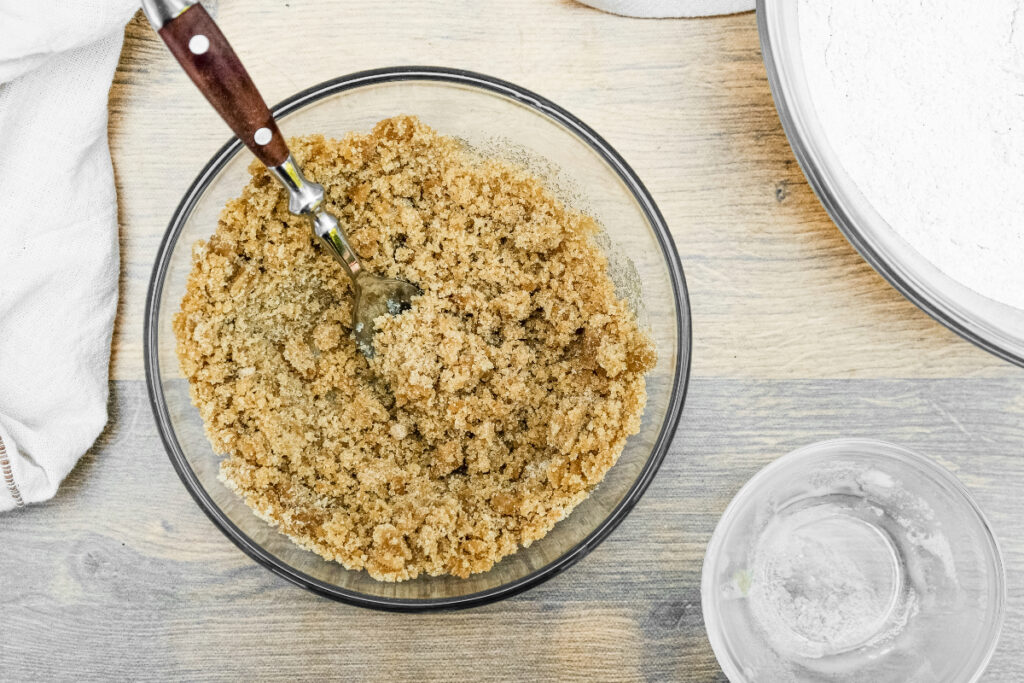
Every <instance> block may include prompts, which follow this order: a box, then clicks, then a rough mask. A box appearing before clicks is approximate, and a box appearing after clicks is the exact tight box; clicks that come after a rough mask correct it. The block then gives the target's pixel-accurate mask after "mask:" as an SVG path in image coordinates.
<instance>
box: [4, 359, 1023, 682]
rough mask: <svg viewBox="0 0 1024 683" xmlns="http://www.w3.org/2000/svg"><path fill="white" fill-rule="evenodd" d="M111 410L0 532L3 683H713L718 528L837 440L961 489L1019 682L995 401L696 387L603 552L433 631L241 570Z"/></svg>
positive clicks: (848, 386)
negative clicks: (997, 541) (879, 447)
mask: <svg viewBox="0 0 1024 683" xmlns="http://www.w3.org/2000/svg"><path fill="white" fill-rule="evenodd" d="M112 391H113V395H112V399H111V414H112V418H113V419H112V420H111V423H110V426H109V427H108V429H107V430H106V432H105V433H104V434H103V436H102V437H101V438H100V441H99V443H97V445H96V447H95V448H94V449H93V451H92V452H91V453H90V454H89V455H88V456H86V459H85V461H84V462H83V463H82V464H81V465H80V466H79V467H78V468H77V469H76V470H75V471H74V472H73V473H72V475H71V476H70V477H69V479H68V481H67V482H66V483H65V485H64V486H63V487H62V488H61V490H60V492H59V493H58V495H57V497H56V498H55V499H54V500H53V501H51V502H50V503H47V504H45V505H41V506H35V507H29V508H26V509H24V510H22V511H21V512H19V513H16V514H9V515H4V516H0V542H2V546H0V547H2V549H3V550H2V552H0V577H3V578H2V581H3V590H0V614H3V634H4V647H3V648H0V678H3V679H5V680H28V679H29V678H35V679H50V678H63V679H71V678H74V679H77V680H82V679H86V680H91V679H97V678H125V677H129V676H133V677H140V676H143V675H145V676H146V677H147V678H148V677H149V676H150V675H153V676H157V677H159V678H163V679H177V680H181V679H195V678H203V679H211V680H245V679H293V680H294V679H300V678H302V679H311V678H320V677H330V678H336V679H342V680H364V679H367V680H416V681H420V680H438V681H440V680H481V681H498V680H555V679H562V680H580V681H594V680H649V681H660V680H685V681H714V680H724V679H723V678H722V677H721V673H720V671H719V669H718V666H717V664H716V662H715V659H714V656H713V654H712V652H711V650H710V646H709V645H708V642H707V639H706V636H705V634H704V625H703V619H702V617H701V608H700V589H699V585H700V570H701V562H702V558H703V552H704V547H705V545H706V544H707V541H708V539H709V538H710V535H711V532H712V531H713V529H714V526H715V524H716V522H717V520H718V517H719V516H720V515H721V513H722V512H723V510H724V509H725V506H726V505H727V503H728V502H729V500H730V499H731V497H732V496H733V495H734V494H735V493H736V491H737V490H738V489H739V488H740V486H742V485H743V483H744V482H745V481H746V480H747V479H748V478H749V477H750V476H751V475H753V474H754V473H755V472H756V471H757V470H758V469H760V468H761V467H762V466H764V465H766V464H767V463H768V462H770V461H771V460H773V459H775V458H776V457H778V456H780V455H782V454H784V453H786V452H788V451H789V450H792V449H793V448H796V447H799V446H802V445H805V444H807V443H809V442H811V441H814V440H817V439H823V438H829V437H838V436H877V437H882V438H886V439H890V440H893V441H896V442H898V443H901V444H904V445H906V446H908V447H910V448H913V449H915V450H918V451H920V452H922V453H927V454H929V455H931V456H932V457H934V458H935V459H936V460H938V462H940V463H942V464H943V465H944V466H945V467H947V468H949V469H950V470H952V471H953V472H955V473H956V474H957V475H958V476H959V477H960V479H961V480H962V481H963V482H964V483H965V484H967V485H968V486H969V487H970V488H971V490H972V491H973V492H974V494H975V496H976V497H977V500H978V502H979V504H980V505H981V506H982V507H983V508H984V509H985V510H986V511H987V512H988V514H989V518H990V520H991V522H992V524H993V526H994V528H995V530H996V532H997V533H998V534H999V536H1000V538H1001V540H1002V547H1003V552H1004V555H1005V559H1006V564H1007V574H1008V578H1009V597H1010V600H1009V612H1008V615H1007V620H1006V625H1005V628H1004V633H1003V638H1002V641H1001V644H1000V646H999V650H998V651H997V653H996V656H995V658H994V660H993V661H992V664H991V666H990V667H989V670H988V673H987V675H986V678H985V680H986V681H1007V682H1010V681H1018V680H1020V677H1021V674H1022V671H1024V670H1022V668H1021V661H1024V638H1022V635H1024V609H1022V605H1024V499H1022V498H1021V496H1020V494H1019V482H1020V481H1022V480H1024V479H1022V478H1024V458H1022V457H1021V454H1020V452H1019V451H1020V444H1021V442H1022V439H1024V426H1022V425H1024V385H1021V384H1020V383H1019V382H1017V381H1014V380H1003V379H967V380H927V379H919V380H864V379H857V380H848V379H835V380H739V379H696V380H695V381H694V382H693V384H692V387H691V393H690V399H689V403H688V407H687V409H686V411H685V412H684V416H683V423H682V426H681V428H680V430H679V436H678V438H677V439H676V441H675V443H674V444H673V447H672V450H671V452H670V454H669V456H668V457H667V458H666V460H665V463H664V466H663V467H662V469H661V471H660V472H659V474H658V476H657V478H656V479H655V480H654V483H653V484H652V485H651V488H650V489H649V491H648V492H647V494H646V495H645V496H644V498H643V499H642V500H641V501H640V503H639V504H638V506H637V507H636V509H635V510H634V511H633V512H632V513H631V514H630V516H629V517H628V518H627V519H626V520H625V521H624V522H623V524H622V526H621V527H619V529H617V530H616V531H615V532H614V533H613V534H612V535H611V536H610V537H609V538H608V539H607V540H606V541H605V542H604V543H603V544H601V545H600V546H599V547H598V548H597V549H596V550H594V552H592V553H591V554H590V555H589V556H587V557H586V558H584V559H583V560H582V561H581V562H580V563H579V564H577V565H576V566H575V567H573V568H571V569H570V570H568V571H567V572H565V573H563V574H561V575H559V576H557V577H555V578H554V579H552V580H551V581H549V582H548V583H546V584H544V585H542V586H540V587H538V588H536V589H534V590H531V591H528V592H527V593H524V594H522V595H520V596H517V597H514V598H511V599H508V600H505V601H503V602H500V603H497V604H493V605H488V606H485V607H482V608H477V609H473V610H469V611H463V612H456V613H449V614H433V615H408V614H384V613H378V612H371V611H369V610H363V609H359V608H354V607H348V606H346V605H341V604H337V603H333V602H330V601H328V600H325V599H322V598H318V597H316V596H313V595H312V594H309V593H307V592H305V591H303V590H301V589H299V588H296V587H294V586H292V585H291V584H288V583H286V582H285V581H284V580H283V579H280V578H278V577H276V576H275V575H273V574H271V573H270V572H268V571H266V570H265V569H263V568H262V567H259V566H257V565H256V564H255V563H253V562H252V561H251V560H249V559H248V558H247V557H246V556H245V555H243V554H242V552H241V551H239V550H237V549H236V548H235V546H234V545H232V544H231V542H230V541H228V540H227V539H226V538H225V537H224V536H223V535H221V533H220V532H219V531H217V529H216V528H215V527H214V526H213V524H212V523H210V522H209V521H208V520H207V519H206V517H205V516H204V515H203V513H202V512H200V511H199V509H198V508H197V507H196V506H195V504H194V503H193V502H192V499H191V498H190V497H189V496H188V494H187V493H186V492H185V490H184V488H183V487H182V485H181V484H180V482H179V481H178V478H177V476H176V475H175V474H174V472H173V470H172V469H171V466H170V464H169V463H168V461H167V458H166V457H165V456H164V454H163V450H162V448H161V445H160V441H159V438H158V437H157V435H156V433H155V430H154V428H153V425H152V420H151V419H150V416H149V409H148V406H147V405H146V401H145V386H144V384H143V383H142V382H137V381H121V382H116V383H113V384H112ZM894 413H896V414H897V415H898V419H894Z"/></svg>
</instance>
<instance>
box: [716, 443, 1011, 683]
mask: <svg viewBox="0 0 1024 683" xmlns="http://www.w3.org/2000/svg"><path fill="white" fill-rule="evenodd" d="M701 598H702V603H703V611H704V621H705V624H706V625H707V631H708V638H709V639H710V641H711V646H712V648H713V649H714V651H715V655H716V656H717V657H718V661H719V663H720V664H721V666H722V669H723V670H724V671H725V674H726V675H727V676H728V677H729V680H731V681H734V683H740V682H741V681H782V680H785V681H820V680H829V681H843V682H852V681H870V682H871V683H884V682H886V681H893V682H899V683H911V682H920V683H930V682H932V681H946V682H948V683H954V682H960V681H973V680H976V679H977V678H978V677H979V676H980V675H981V673H982V671H984V669H985V666H986V664H988V661H989V659H990V658H991V656H992V652H993V651H994V650H995V646H996V643H997V642H998V640H999V631H1000V628H1001V626H1002V621H1003V608H1004V603H1005V599H1006V597H1005V586H1004V576H1003V563H1002V558H1001V557H1000V554H999V547H998V545H997V544H996V539H995V537H994V536H993V535H992V530H991V529H990V528H989V525H988V523H987V522H986V521H985V517H984V516H983V515H982V513H981V510H980V509H978V506H977V505H976V504H975V503H974V501H973V500H972V499H971V496H970V494H969V493H968V492H967V490H966V489H965V488H964V487H963V485H961V484H960V482H959V481H957V479H956V478H955V477H954V476H953V475H951V474H950V473H949V472H947V471H946V470H945V469H943V468H942V467H939V466H938V465H936V464H935V463H933V462H932V461H930V460H928V459H926V458H923V457H921V456H920V455H916V454H914V453H912V452H910V451H908V450H906V449H904V448H900V447H899V446H895V445H893V444H889V443H885V442H882V441H873V440H865V439H841V440H836V441H825V442H822V443H817V444H814V445H811V446H807V447H806V448H801V449H799V450H797V451H794V452H792V453H790V454H788V455H786V456H784V457H782V458H780V459H779V460H777V461H775V462H774V463H772V464H771V465H769V466H768V467H766V468H764V469H763V470H761V471H760V472H759V473H758V474H757V475H755V476H754V478H752V479H751V480H750V481H749V482H748V483H747V484H746V486H744V487H743V488H742V489H741V490H740V492H739V493H738V494H737V495H736V497H735V498H734V499H733V501H732V502H731V503H730V504H729V506H728V508H727V509H726V511H725V514H724V515H723V516H722V519H721V521H720V522H719V524H718V528H717V529H715V533H714V535H713V536H712V538H711V542H710V544H709V545H708V550H707V554H706V556H705V558H704V571H703V577H702V585H701Z"/></svg>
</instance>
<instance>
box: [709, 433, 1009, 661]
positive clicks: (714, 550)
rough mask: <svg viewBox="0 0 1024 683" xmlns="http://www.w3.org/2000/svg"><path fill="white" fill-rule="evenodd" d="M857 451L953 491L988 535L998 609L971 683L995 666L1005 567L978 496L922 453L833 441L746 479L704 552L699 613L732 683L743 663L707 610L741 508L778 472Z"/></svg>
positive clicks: (782, 459)
mask: <svg viewBox="0 0 1024 683" xmlns="http://www.w3.org/2000/svg"><path fill="white" fill-rule="evenodd" d="M854 448H857V449H861V450H863V451H864V452H865V453H869V454H872V455H876V456H881V457H884V458H891V459H894V460H899V461H901V462H903V463H906V464H909V465H911V466H912V467H915V468H917V469H919V470H923V471H925V472H927V473H928V474H930V475H931V476H933V477H935V478H936V479H938V480H940V481H941V482H942V483H944V484H946V485H947V486H949V488H950V490H951V491H954V492H955V493H956V494H957V495H958V496H959V497H960V498H961V499H962V500H963V501H964V502H965V503H966V504H967V508H968V509H969V510H970V511H971V512H973V514H974V515H975V517H976V518H977V520H978V522H979V523H980V524H981V527H982V528H983V529H984V530H985V541H984V542H985V544H986V545H988V547H989V548H990V550H991V551H992V559H993V562H994V565H995V566H994V569H995V574H994V575H995V580H996V582H997V586H996V588H997V603H996V605H995V614H994V615H993V624H994V626H993V628H992V636H991V639H990V642H989V643H988V650H987V652H986V653H985V655H984V657H983V658H982V659H981V660H979V664H978V669H977V671H976V672H975V673H974V675H973V677H972V678H971V679H970V680H971V681H976V680H978V679H979V678H980V677H981V675H982V674H983V673H984V672H985V669H986V667H987V666H988V663H989V662H990V661H991V660H992V655H994V654H995V651H996V647H997V646H998V644H999V636H1000V634H1001V633H1002V629H1003V621H1004V619H1005V616H1006V567H1005V564H1004V562H1003V553H1002V550H1001V549H1000V547H999V540H998V539H997V538H996V535H995V533H994V532H993V531H992V525H991V524H990V523H989V521H988V518H986V517H985V513H984V512H983V511H982V509H981V508H980V507H979V506H978V504H977V502H975V500H974V496H972V495H971V492H970V491H969V490H968V489H967V487H966V486H964V484H963V482H961V481H960V480H959V479H958V478H957V477H956V476H955V475H954V474H953V473H952V472H950V471H949V470H947V469H946V468H945V467H943V466H941V465H939V464H938V463H937V462H935V461H933V460H931V459H930V458H927V457H925V456H924V455H922V454H920V453H917V452H915V451H912V450H910V449H908V448H904V447H903V446H900V445H898V444H894V443H890V442H888V441H882V440H880V439H863V438H843V439H829V440H826V441H818V442H816V443H812V444H809V445H807V446H803V447H801V448H798V449H796V450H795V451H790V452H789V453H786V454H785V455H783V456H781V457H780V458H777V459H776V460H773V461H772V462H770V463H768V464H767V465H765V466H764V467H763V468H761V469H760V470H758V472H757V473H756V474H755V475H754V476H753V477H751V478H750V479H748V480H747V482H746V483H745V484H743V486H742V487H740V490H739V491H737V492H736V495H735V496H733V498H732V500H731V501H729V504H728V505H727V506H726V508H725V512H723V513H722V516H721V518H720V519H719V520H718V524H717V525H716V526H715V530H714V532H712V534H711V540H710V541H708V546H707V549H706V550H705V552H704V565H703V567H702V568H701V586H700V597H701V612H702V614H703V616H704V626H705V629H706V631H707V635H708V640H709V641H710V643H711V649H712V650H713V651H714V653H715V657H716V659H717V660H718V663H719V665H720V666H721V667H722V670H723V671H724V672H725V675H726V676H728V677H729V680H733V681H745V680H747V679H746V677H745V676H744V675H743V669H742V665H741V663H740V662H738V661H736V660H735V658H734V657H733V654H734V653H733V651H732V649H731V648H730V647H729V646H728V644H727V643H726V641H725V638H724V635H723V634H722V624H721V623H720V622H719V620H718V613H717V612H716V611H715V610H714V609H712V608H711V607H709V605H712V604H714V602H715V601H714V599H713V595H712V591H713V590H714V585H713V584H714V576H715V574H716V572H717V570H718V560H719V558H720V557H721V556H722V548H723V546H724V544H725V542H726V537H727V536H728V535H729V531H730V528H731V526H732V524H733V522H734V518H735V517H736V515H737V514H739V510H740V508H741V507H743V506H744V505H747V504H749V503H750V501H751V499H752V498H756V497H757V496H758V494H761V493H763V491H761V490H760V486H761V483H762V482H763V481H764V480H766V479H768V478H769V477H771V475H772V474H774V473H775V472H776V471H777V470H781V469H784V468H787V467H791V466H792V465H794V464H795V463H796V462H798V461H800V460H801V459H803V458H808V457H812V456H816V455H820V454H822V453H827V452H829V451H834V450H847V449H854Z"/></svg>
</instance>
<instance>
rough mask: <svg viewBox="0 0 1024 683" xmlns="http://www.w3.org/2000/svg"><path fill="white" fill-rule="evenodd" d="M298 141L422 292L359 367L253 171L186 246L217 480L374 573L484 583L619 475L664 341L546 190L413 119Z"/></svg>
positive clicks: (335, 556) (375, 259)
mask: <svg viewBox="0 0 1024 683" xmlns="http://www.w3.org/2000/svg"><path fill="white" fill-rule="evenodd" d="M290 144H291V149H292V151H293V153H294V154H295V156H296V157H297V158H298V159H300V160H301V161H302V164H303V167H304V168H305V169H306V171H307V174H308V175H309V176H311V178H312V179H314V180H315V181H316V182H319V183H322V184H323V185H324V188H325V190H326V193H327V205H328V208H329V210H331V211H332V212H334V213H335V215H337V216H338V217H339V219H340V220H341V221H342V222H343V224H344V226H345V228H346V230H347V231H348V234H349V237H350V240H351V242H352V245H353V247H354V248H355V249H356V251H357V252H358V253H359V254H360V256H361V257H362V259H363V261H364V263H365V265H366V267H367V268H368V269H370V270H372V271H373V272H376V273H379V274H382V275H387V276H390V277H401V278H405V279H407V280H409V281H411V282H414V283H416V284H417V285H419V287H420V288H421V289H422V290H423V295H422V296H421V297H419V298H417V299H415V300H414V303H413V306H412V308H411V309H410V310H408V311H406V312H404V313H402V314H401V315H397V316H394V317H383V318H380V319H378V321H377V325H378V328H377V332H376V334H375V336H374V346H375V351H376V353H375V355H374V357H373V359H371V360H367V359H366V358H365V357H364V356H363V355H362V354H360V353H359V352H358V351H357V349H356V347H355V343H354V342H353V340H352V338H351V317H352V308H351V307H352V298H351V291H350V288H349V282H348V279H347V277H346V276H345V274H344V273H343V272H342V271H341V268H340V266H339V265H338V264H337V263H335V262H334V261H333V260H332V259H331V258H328V257H327V256H326V255H325V254H323V253H322V251H321V249H320V247H319V245H317V244H316V243H315V242H314V240H313V238H312V236H311V235H310V231H309V226H308V225H307V224H306V222H305V221H304V219H301V218H296V217H294V216H292V215H291V214H289V213H288V207H287V199H286V195H285V193H284V191H283V190H282V189H281V188H280V187H279V186H278V185H277V184H276V183H275V182H274V181H273V179H272V178H271V177H270V176H269V175H268V173H267V171H266V170H265V169H264V168H263V167H262V166H258V165H256V164H254V165H253V167H252V168H251V169H250V170H251V173H252V178H251V180H250V182H249V183H248V185H247V186H246V187H245V189H244V190H243V191H242V194H241V196H240V197H238V198H237V199H234V200H232V201H230V202H229V203H228V205H227V206H226V207H225V209H224V211H223V213H222V215H221V218H220V221H219V223H218V226H217V230H216V232H215V234H214V235H213V236H212V237H211V238H210V240H209V241H208V242H206V243H200V244H199V245H197V247H196V249H195V250H194V254H193V269H192V273H191V275H190V277H189V281H188V286H187V290H186V294H185V296H184V299H183V300H182V304H181V311H180V312H179V313H178V314H177V316H176V317H175V320H174V330H175V334H176V336H177V350H178V357H179V359H180V363H181V368H182V371H183V373H184V374H185V376H186V377H187V378H188V380H189V383H190V387H191V395H192V400H193V402H194V403H195V405H196V406H197V407H198V409H199V412H200V414H201V416H202V418H203V421H204V423H205V425H206V431H207V434H208V436H209V438H210V441H211V443H212V445H213V448H214V450H215V451H217V452H218V453H223V454H226V456H227V457H226V458H225V459H224V460H223V461H222V463H221V478H222V480H223V481H224V482H225V483H226V484H227V485H228V486H229V487H231V488H232V489H234V490H235V491H236V492H237V493H238V494H239V495H240V496H242V497H243V498H244V500H245V502H246V503H247V504H248V505H249V506H250V507H251V508H252V509H253V510H254V511H256V512H257V514H259V515H260V516H261V517H263V518H264V519H266V520H267V521H268V522H269V523H271V524H273V525H276V526H277V527H278V528H279V529H280V530H281V531H282V532H284V533H285V534H287V535H288V536H289V537H291V538H292V539H293V540H294V541H295V542H296V543H298V544H299V545H300V546H302V547H305V548H308V549H310V550H313V551H315V552H316V553H318V554H319V555H321V556H323V557H324V558H326V559H328V560H335V561H338V562H340V563H342V564H343V565H344V566H345V567H348V568H350V569H365V570H366V571H367V572H368V573H369V574H370V575H371V576H372V577H374V578H376V579H379V580H382V581H401V580H406V579H411V578H415V577H416V576H419V575H420V574H429V575H440V574H452V575H455V576H459V577H467V576H469V575H470V574H473V573H476V572H483V571H487V570H488V569H490V568H491V567H492V566H493V565H494V563H495V562H497V561H498V560H500V559H501V558H502V557H504V556H506V555H509V554H510V553H514V552H515V551H516V549H517V548H518V547H520V546H526V545H529V544H530V543H531V542H533V541H535V540H537V539H539V538H541V537H542V536H544V535H545V534H546V533H547V532H548V531H549V530H550V529H551V528H552V526H554V524H555V523H556V522H558V521H559V520H560V519H562V518H563V517H565V516H566V515H567V514H569V512H570V511H571V510H572V509H573V508H574V507H575V506H576V505H577V504H578V503H579V502H580V501H582V500H583V499H584V498H585V497H586V496H587V495H588V494H589V492H590V491H591V490H593V488H594V487H595V486H597V484H598V483H599V482H600V481H601V479H602V478H603V477H604V475H605V473H606V472H607V471H608V469H609V468H610V467H611V466H612V465H613V464H614V463H615V461H616V459H617V458H618V457H619V454H620V453H621V452H622V449H623V446H624V445H625V442H626V439H627V437H628V436H630V435H631V434H634V433H636V432H637V431H638V430H639V427H640V417H641V414H642V413H643V408H644V403H645V401H646V393H645V388H644V373H646V372H647V371H648V370H649V369H651V368H652V367H653V366H654V362H655V354H654V349H653V346H652V344H651V342H650V340H649V339H648V337H647V336H646V335H645V334H644V333H643V332H642V331H641V330H640V329H639V327H638V326H637V323H636V320H635V317H634V315H633V313H632V312H631V311H630V310H629V308H628V306H627V305H626V303H625V302H624V301H622V300H620V299H618V298H617V297H616V295H615V289H614V286H613V284H612V281H611V279H610V278H609V276H608V272H607V262H606V259H605V256H604V254H603V253H602V251H601V249H600V248H599V247H598V246H597V245H596V244H595V243H594V241H593V240H592V236H593V235H594V233H595V232H596V230H597V226H596V225H595V223H594V221H593V220H592V219H590V218H589V217H587V216H585V215H583V214H581V213H579V212H576V211H573V210H571V209H568V208H566V207H565V206H564V205H563V204H562V203H560V202H559V201H558V200H557V199H555V197H554V196H553V195H552V194H551V193H550V192H549V191H548V190H546V189H545V188H544V186H543V185H542V184H541V182H540V181H539V180H538V179H537V178H535V177H532V176H531V175H529V174H528V173H526V172H524V171H522V170H520V169H517V168H515V167H513V166H510V165H508V164H506V163H504V162H501V161H498V160H493V159H481V158H479V157H478V156H476V155H474V154H473V153H472V152H470V151H469V150H467V149H465V148H464V147H463V146H461V145H460V143H458V142H457V141H456V140H453V139H451V138H447V137H444V136H442V135H439V134H438V133H436V132H435V131H433V130H432V129H430V128H429V127H427V126H426V125H424V124H423V123H421V122H420V121H419V120H417V119H416V118H413V117H406V116H400V117H395V118H391V119H386V120H384V121H381V122H380V123H378V124H377V125H376V126H375V127H374V129H373V131H372V132H371V133H369V134H362V135H361V134H349V135H348V136H346V137H345V138H344V139H342V140H329V139H325V138H323V137H321V136H307V137H302V138H296V139H293V140H292V141H291V143H290Z"/></svg>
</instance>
